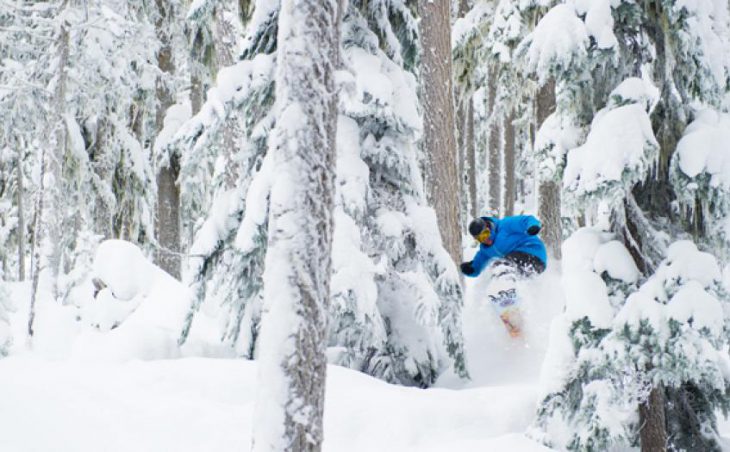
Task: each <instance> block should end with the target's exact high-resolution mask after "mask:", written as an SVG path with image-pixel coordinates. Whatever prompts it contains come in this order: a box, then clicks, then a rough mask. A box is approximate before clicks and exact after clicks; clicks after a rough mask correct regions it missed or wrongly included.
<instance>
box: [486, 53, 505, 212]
mask: <svg viewBox="0 0 730 452" xmlns="http://www.w3.org/2000/svg"><path fill="white" fill-rule="evenodd" d="M487 114H488V115H489V126H488V127H489V139H488V143H487V148H488V149H489V178H488V179H489V215H491V216H499V215H500V214H501V213H502V209H501V207H502V125H501V121H500V120H499V118H500V112H499V111H498V109H497V68H496V65H492V67H490V68H489V71H488V80H487Z"/></svg>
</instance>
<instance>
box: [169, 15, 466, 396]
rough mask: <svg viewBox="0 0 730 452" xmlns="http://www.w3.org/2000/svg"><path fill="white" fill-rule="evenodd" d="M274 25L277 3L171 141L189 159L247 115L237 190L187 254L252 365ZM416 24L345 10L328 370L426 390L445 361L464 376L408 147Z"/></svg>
mask: <svg viewBox="0 0 730 452" xmlns="http://www.w3.org/2000/svg"><path fill="white" fill-rule="evenodd" d="M277 14H278V7H277V6H276V5H271V4H269V3H265V4H264V3H262V4H257V5H256V7H255V8H254V13H253V15H252V16H251V19H250V23H249V25H248V27H247V30H248V32H247V35H246V38H245V39H244V43H243V48H244V51H243V53H242V59H241V60H240V61H239V63H237V65H236V66H235V71H234V70H233V68H231V69H230V72H229V70H228V69H227V70H222V71H220V73H219V76H218V82H217V87H216V88H214V89H213V91H211V93H212V100H214V102H211V101H209V102H207V103H206V105H204V106H203V108H202V109H201V112H200V113H199V114H198V115H196V117H194V118H193V119H192V120H191V121H190V122H189V123H188V124H187V125H186V126H185V127H183V129H182V130H181V132H180V134H179V140H180V143H182V144H181V145H183V146H186V147H187V149H190V150H191V151H190V152H189V151H185V153H184V155H191V156H192V155H193V154H195V152H196V150H198V149H201V150H202V149H206V145H207V143H210V142H211V140H214V139H215V137H216V134H217V133H219V131H221V130H222V127H223V124H224V121H225V120H226V118H228V117H230V114H231V113H232V112H235V111H242V112H245V121H244V124H245V130H246V133H247V138H246V140H245V142H244V144H243V146H242V147H241V150H240V151H239V153H238V154H237V155H236V156H235V160H236V161H237V162H238V165H239V180H238V183H237V184H236V187H235V189H234V190H231V191H228V192H227V193H224V194H222V195H221V196H218V197H217V198H216V199H215V200H214V201H213V207H212V209H211V214H210V216H209V217H208V219H207V220H206V222H205V223H204V224H203V226H202V227H201V229H200V230H199V232H198V239H196V242H195V244H194V245H193V247H192V249H191V254H192V255H193V256H194V260H193V263H192V267H191V272H190V278H191V281H192V282H193V283H194V284H195V286H196V287H197V288H198V298H197V305H198V306H199V305H200V303H202V302H203V300H210V301H212V302H214V303H215V301H216V300H223V301H224V302H226V303H227V305H228V306H230V314H229V315H227V316H226V319H227V320H226V322H227V327H226V332H225V333H224V338H226V339H227V340H230V341H231V344H232V345H233V346H235V347H236V349H237V350H238V351H239V352H240V353H242V354H244V355H245V356H250V357H252V356H253V355H254V354H255V350H256V342H257V336H258V324H259V318H260V311H261V301H262V298H261V288H262V285H261V272H262V270H263V261H264V256H265V255H266V243H267V242H266V237H267V235H268V232H267V230H268V226H267V221H266V220H267V212H268V196H269V190H270V184H271V180H272V179H271V178H272V177H273V171H274V167H273V166H272V164H271V163H270V159H269V158H268V157H267V154H266V144H267V136H268V131H269V130H271V128H272V127H273V118H272V116H271V113H270V110H269V106H270V105H271V102H272V100H273V92H272V75H271V74H272V73H273V55H274V54H271V53H265V52H272V51H274V50H275V49H276V47H275V46H274V44H273V43H274V42H275V31H276V26H275V20H276V17H277V16H276V15H277ZM415 23H416V21H415V16H414V15H413V14H412V12H411V11H410V10H409V9H408V8H407V7H406V6H405V5H404V4H402V3H399V2H392V3H391V2H367V3H362V4H361V3H359V2H351V3H350V4H349V5H348V9H347V10H346V11H344V12H343V28H342V38H341V42H342V47H343V53H342V55H343V65H344V70H342V71H340V72H339V75H338V84H339V86H340V90H341V93H342V94H341V100H340V103H339V112H340V118H339V127H338V130H339V131H340V132H339V133H338V159H339V160H343V159H345V160H346V161H348V162H349V163H347V164H343V165H339V166H338V172H337V185H336V186H337V195H336V201H335V203H336V207H335V231H334V245H333V271H334V275H333V278H334V279H333V287H332V303H331V304H330V306H331V319H330V347H331V348H330V350H331V351H332V353H331V359H332V360H333V361H334V362H336V363H340V364H344V365H347V366H349V367H353V368H358V369H360V370H362V371H364V372H368V373H370V374H373V375H376V376H379V377H381V378H385V379H387V380H388V381H393V382H401V383H405V384H416V385H423V386H425V385H429V384H431V383H433V381H435V379H436V377H437V376H438V375H439V373H440V372H441V371H442V370H443V369H444V368H445V367H446V365H447V364H448V362H449V356H450V357H451V359H453V360H454V361H455V364H456V365H457V369H458V371H459V373H460V374H462V375H464V374H465V364H464V359H463V351H462V338H461V329H460V310H461V289H460V285H459V279H458V275H457V273H456V271H455V268H454V265H453V262H451V261H450V259H449V258H448V255H447V254H446V253H445V250H444V249H443V248H442V247H441V245H440V243H437V242H436V243H434V239H433V237H436V236H438V232H437V231H438V230H437V229H435V228H436V219H435V216H434V214H433V211H432V210H431V209H428V208H426V207H425V194H424V187H423V183H422V181H421V172H420V169H419V162H420V161H421V159H420V156H419V153H418V151H417V148H416V147H415V143H416V141H417V139H418V136H419V133H420V130H421V120H420V118H419V115H418V110H417V106H416V103H415V97H411V95H413V96H415V88H416V84H415V78H414V77H413V75H412V74H411V73H409V72H408V71H406V70H405V69H404V67H411V68H412V67H413V66H412V65H413V61H414V60H413V58H414V55H415V54H414V49H415V48H416V46H417V33H416V30H417V29H416V26H415ZM272 33H274V34H273V35H272ZM262 52H263V53H262ZM221 105H222V106H223V108H218V106H221ZM185 159H186V157H184V160H185ZM190 162H193V160H192V159H191V160H190ZM185 167H186V164H184V165H183V168H185ZM183 171H184V170H183ZM345 250H346V251H345ZM197 256H200V257H197ZM340 256H342V258H340ZM224 269H225V270H224ZM208 288H210V289H212V290H208ZM206 302H207V301H206ZM196 309H197V307H194V308H193V310H192V311H191V313H190V316H189V322H188V324H187V326H186V330H185V331H184V332H183V335H182V341H184V338H185V336H186V334H187V331H188V330H189V328H190V326H191V325H192V322H193V313H194V312H195V310H196Z"/></svg>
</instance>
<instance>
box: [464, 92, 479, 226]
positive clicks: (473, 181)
mask: <svg viewBox="0 0 730 452" xmlns="http://www.w3.org/2000/svg"><path fill="white" fill-rule="evenodd" d="M464 130H465V133H464V140H465V141H466V144H465V149H466V161H467V181H468V184H469V212H470V215H471V217H472V218H476V217H477V216H479V199H478V195H477V148H476V144H475V143H474V104H473V103H472V100H471V98H470V99H469V100H468V101H467V107H466V125H465V126H464Z"/></svg>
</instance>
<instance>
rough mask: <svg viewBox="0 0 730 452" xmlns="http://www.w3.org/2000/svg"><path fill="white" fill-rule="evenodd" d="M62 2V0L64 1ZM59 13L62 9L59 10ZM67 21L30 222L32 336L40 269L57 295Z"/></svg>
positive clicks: (61, 37)
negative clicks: (48, 137) (49, 138)
mask: <svg viewBox="0 0 730 452" xmlns="http://www.w3.org/2000/svg"><path fill="white" fill-rule="evenodd" d="M64 6H65V3H64ZM59 14H63V11H59ZM67 27H68V24H67V23H66V21H65V20H63V19H62V20H61V25H60V29H59V34H58V41H57V42H58V47H57V51H58V78H57V80H56V86H55V88H56V89H55V92H54V102H55V111H54V114H53V117H52V118H51V121H50V129H51V136H52V137H53V140H52V143H51V144H50V145H49V146H46V147H44V148H43V151H42V153H41V174H40V185H39V187H38V201H37V208H36V217H35V225H34V234H35V237H34V250H33V254H34V259H33V264H32V269H31V271H32V276H31V291H30V313H29V315H28V336H30V337H32V336H33V333H34V330H33V323H34V322H35V305H36V300H37V298H38V287H39V283H40V277H41V272H42V271H43V272H45V274H46V277H47V278H48V279H49V286H50V287H51V294H52V296H53V298H54V299H55V297H56V295H57V279H58V273H59V270H60V268H61V265H62V264H63V248H62V240H61V224H63V222H64V215H65V212H66V208H65V205H66V202H65V200H64V197H63V193H62V190H61V184H62V182H63V174H62V169H63V167H62V162H63V157H64V155H65V154H66V144H67V143H66V141H67V130H66V124H65V122H64V116H65V113H66V82H67V75H68V74H67V73H66V69H67V67H68V58H69V32H68V28H67Z"/></svg>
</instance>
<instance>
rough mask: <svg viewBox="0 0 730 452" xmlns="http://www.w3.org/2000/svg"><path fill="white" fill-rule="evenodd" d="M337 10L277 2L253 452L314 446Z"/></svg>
mask: <svg viewBox="0 0 730 452" xmlns="http://www.w3.org/2000/svg"><path fill="white" fill-rule="evenodd" d="M339 9H340V6H339V4H338V1H337V0H330V1H328V2H324V3H322V2H320V1H319V0H283V1H282V4H281V11H280V12H279V22H278V34H277V65H276V93H275V95H276V103H275V105H274V112H273V113H274V115H275V117H276V126H275V128H274V130H273V131H272V134H271V139H270V140H269V152H268V153H267V155H266V159H267V160H268V161H269V162H270V163H269V164H271V165H274V166H275V168H276V174H275V175H274V176H273V180H272V185H271V189H270V194H269V197H270V198H269V199H270V207H269V236H268V246H267V254H266V262H265V271H264V275H263V280H264V298H265V303H264V309H265V313H264V315H263V318H262V334H261V337H262V340H261V346H260V348H259V362H260V364H259V381H261V382H263V383H264V384H261V385H260V390H259V391H258V399H257V403H256V413H257V415H256V423H255V425H254V436H253V450H254V451H304V450H310V451H318V450H321V447H322V440H323V430H324V425H323V415H324V389H325V375H326V370H327V357H326V347H327V317H328V307H327V305H328V303H329V299H330V280H331V278H332V230H333V227H334V220H333V215H332V210H333V208H334V186H335V162H336V153H337V149H336V146H337V144H336V135H337V91H336V85H335V70H336V69H337V67H338V66H339V50H340V45H339V42H340V40H339V26H340V20H339V18H340V11H339Z"/></svg>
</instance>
